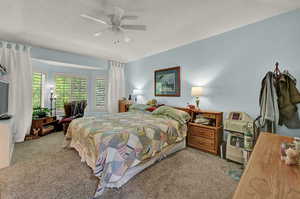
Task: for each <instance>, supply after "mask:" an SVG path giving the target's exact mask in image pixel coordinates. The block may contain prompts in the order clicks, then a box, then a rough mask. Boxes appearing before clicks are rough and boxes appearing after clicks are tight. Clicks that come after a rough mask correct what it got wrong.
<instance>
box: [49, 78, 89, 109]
mask: <svg viewBox="0 0 300 199" xmlns="http://www.w3.org/2000/svg"><path fill="white" fill-rule="evenodd" d="M55 94H56V97H57V98H56V109H57V110H58V111H62V110H63V108H64V103H66V102H70V101H75V100H87V95H88V93H87V79H86V78H83V77H72V76H66V75H56V77H55Z"/></svg>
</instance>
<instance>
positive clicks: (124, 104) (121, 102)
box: [119, 100, 132, 113]
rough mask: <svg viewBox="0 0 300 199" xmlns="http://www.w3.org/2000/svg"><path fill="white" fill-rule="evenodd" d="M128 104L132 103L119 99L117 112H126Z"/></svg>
mask: <svg viewBox="0 0 300 199" xmlns="http://www.w3.org/2000/svg"><path fill="white" fill-rule="evenodd" d="M130 104H132V102H131V101H129V100H119V113H123V112H127V111H128V110H129V106H130Z"/></svg>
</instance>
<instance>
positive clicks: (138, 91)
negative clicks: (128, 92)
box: [133, 89, 143, 103]
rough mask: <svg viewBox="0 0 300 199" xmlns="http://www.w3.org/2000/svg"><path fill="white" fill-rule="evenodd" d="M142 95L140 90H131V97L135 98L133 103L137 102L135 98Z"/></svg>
mask: <svg viewBox="0 0 300 199" xmlns="http://www.w3.org/2000/svg"><path fill="white" fill-rule="evenodd" d="M142 94H143V90H140V89H133V95H134V96H135V99H134V101H135V103H136V102H137V97H138V96H140V95H142Z"/></svg>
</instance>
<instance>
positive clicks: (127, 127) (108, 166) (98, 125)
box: [65, 112, 187, 197]
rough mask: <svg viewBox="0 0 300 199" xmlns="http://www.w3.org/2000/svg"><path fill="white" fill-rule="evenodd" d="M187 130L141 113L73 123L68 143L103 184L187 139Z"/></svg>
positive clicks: (158, 117)
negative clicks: (169, 146)
mask: <svg viewBox="0 0 300 199" xmlns="http://www.w3.org/2000/svg"><path fill="white" fill-rule="evenodd" d="M186 131H187V126H186V125H182V124H181V123H180V122H178V121H176V120H174V119H171V118H168V117H166V116H154V115H151V114H147V113H142V112H126V113H117V114H107V115H103V116H101V117H84V118H79V119H76V120H73V121H72V122H71V124H70V126H69V129H68V132H67V135H66V137H65V141H67V143H68V145H69V146H70V147H73V148H75V149H76V150H77V151H78V152H79V155H80V156H81V158H82V161H86V162H87V164H88V165H89V166H90V167H91V168H92V169H93V170H94V173H95V175H96V176H97V177H99V178H100V183H99V186H98V189H97V191H96V194H95V197H98V196H100V195H101V194H102V193H103V191H104V189H105V185H106V184H107V183H110V182H117V181H118V180H119V179H121V178H122V176H123V175H124V174H125V172H126V171H127V170H128V169H129V168H131V167H134V166H136V165H138V164H139V163H141V162H143V161H144V160H146V159H148V158H151V157H153V156H154V155H155V154H156V153H157V152H160V151H161V150H162V149H163V148H164V147H165V146H167V145H170V144H173V143H176V142H179V141H181V140H182V139H184V138H185V136H186Z"/></svg>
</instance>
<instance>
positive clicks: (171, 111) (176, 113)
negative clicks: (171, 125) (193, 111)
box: [152, 106, 191, 124]
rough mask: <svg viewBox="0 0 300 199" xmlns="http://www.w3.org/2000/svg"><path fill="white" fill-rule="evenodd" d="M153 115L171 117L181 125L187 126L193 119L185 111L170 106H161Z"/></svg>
mask: <svg viewBox="0 0 300 199" xmlns="http://www.w3.org/2000/svg"><path fill="white" fill-rule="evenodd" d="M152 114H153V115H164V116H167V117H170V118H172V119H174V120H176V121H178V122H180V123H181V124H185V123H186V122H187V121H189V120H190V119H191V116H190V115H189V114H188V113H187V112H184V111H181V110H178V109H175V108H172V107H169V106H161V107H159V108H157V109H156V110H155V111H153V112H152Z"/></svg>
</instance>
